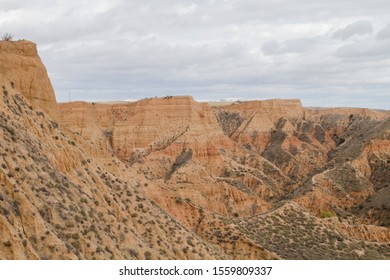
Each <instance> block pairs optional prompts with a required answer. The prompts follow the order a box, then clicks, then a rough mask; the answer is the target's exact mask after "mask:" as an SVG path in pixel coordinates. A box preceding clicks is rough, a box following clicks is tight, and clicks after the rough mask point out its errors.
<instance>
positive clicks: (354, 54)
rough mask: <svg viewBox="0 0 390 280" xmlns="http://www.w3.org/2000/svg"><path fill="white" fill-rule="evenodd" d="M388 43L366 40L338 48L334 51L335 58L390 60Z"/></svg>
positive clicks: (389, 43) (371, 39)
mask: <svg viewBox="0 0 390 280" xmlns="http://www.w3.org/2000/svg"><path fill="white" fill-rule="evenodd" d="M389 49H390V41H388V40H380V41H379V40H374V39H373V38H368V39H366V40H362V41H358V42H355V43H352V44H347V45H344V46H342V47H340V48H339V49H338V50H337V51H336V53H335V54H336V56H337V57H340V58H350V59H384V58H390V53H389Z"/></svg>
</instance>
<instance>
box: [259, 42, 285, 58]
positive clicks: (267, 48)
mask: <svg viewBox="0 0 390 280" xmlns="http://www.w3.org/2000/svg"><path fill="white" fill-rule="evenodd" d="M261 49H262V51H263V53H264V54H265V55H276V54H280V46H279V43H278V42H276V41H268V42H265V43H264V44H263V46H262V47H261Z"/></svg>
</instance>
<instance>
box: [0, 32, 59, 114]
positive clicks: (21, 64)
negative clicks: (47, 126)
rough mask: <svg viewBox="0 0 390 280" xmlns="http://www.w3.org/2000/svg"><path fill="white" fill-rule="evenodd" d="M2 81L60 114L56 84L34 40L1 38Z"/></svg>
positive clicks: (35, 104) (37, 106)
mask: <svg viewBox="0 0 390 280" xmlns="http://www.w3.org/2000/svg"><path fill="white" fill-rule="evenodd" d="M0 84H1V85H2V86H3V91H4V90H5V91H6V90H7V88H12V89H15V90H16V91H19V92H20V93H21V94H23V96H24V97H25V98H26V99H27V100H28V101H29V102H30V104H31V105H32V106H33V107H34V108H35V109H37V110H42V111H44V112H46V113H48V114H49V115H50V116H51V117H53V118H56V117H57V113H58V111H57V103H56V98H55V94H54V90H53V87H52V85H51V82H50V79H49V77H48V74H47V71H46V68H45V66H44V65H43V63H42V61H41V59H40V57H39V55H38V51H37V46H36V44H35V43H33V42H30V41H25V40H23V41H0Z"/></svg>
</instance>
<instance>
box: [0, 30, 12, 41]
mask: <svg viewBox="0 0 390 280" xmlns="http://www.w3.org/2000/svg"><path fill="white" fill-rule="evenodd" d="M13 38H14V35H12V34H11V33H8V32H7V33H5V34H4V35H3V36H2V37H1V40H3V41H12V39H13Z"/></svg>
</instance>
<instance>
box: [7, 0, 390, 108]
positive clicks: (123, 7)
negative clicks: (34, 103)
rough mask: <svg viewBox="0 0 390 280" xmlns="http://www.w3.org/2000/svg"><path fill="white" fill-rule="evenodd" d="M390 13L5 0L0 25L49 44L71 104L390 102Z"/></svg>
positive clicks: (297, 5) (340, 6) (211, 2)
mask: <svg viewBox="0 0 390 280" xmlns="http://www.w3.org/2000/svg"><path fill="white" fill-rule="evenodd" d="M292 2H293V3H292ZM389 19H390V1H387V0H386V1H385V0H371V1H358V0H355V1H353V0H338V1H333V0H331V1H329V0H328V1H325V0H314V1H313V0H310V1H309V0H297V1H287V0H274V1H256V0H198V1H189V0H180V1H179V0H166V1H158V0H145V1H137V0H131V1H125V0H111V1H109V0H95V1H89V0H84V1H75V0H68V1H64V0H57V1H49V0H42V1H34V0H20V1H11V0H5V1H4V0H0V33H5V32H10V33H12V34H14V35H15V38H20V39H23V38H25V39H29V40H32V41H35V42H36V43H37V44H38V46H39V51H40V54H41V56H42V59H43V61H44V63H45V64H46V66H47V68H48V71H49V73H50V76H51V79H52V82H53V85H54V88H55V90H56V94H57V99H58V100H59V101H67V100H68V97H69V93H70V95H71V99H72V100H76V99H77V100H113V99H116V100H118V99H122V100H125V99H136V98H143V97H150V96H164V95H173V94H190V95H193V96H194V97H195V98H196V99H198V100H210V99H212V100H219V99H227V98H241V99H254V98H256V99H264V98H301V99H302V101H303V104H304V105H306V106H358V107H376V108H387V109H390V79H389V78H388V77H390V75H389V74H390V73H389V71H390V70H389V69H390V67H389V66H390V51H388V50H389V49H390V48H389V47H390V20H389Z"/></svg>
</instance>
